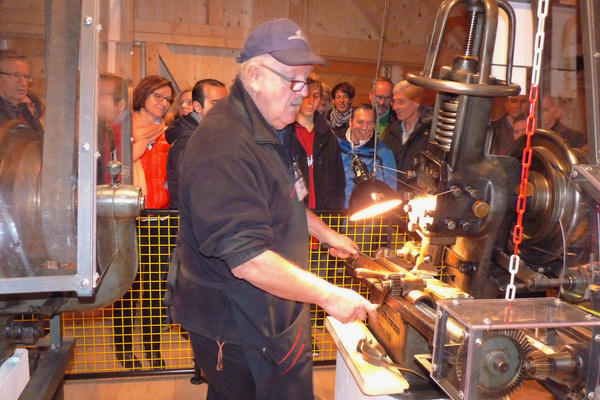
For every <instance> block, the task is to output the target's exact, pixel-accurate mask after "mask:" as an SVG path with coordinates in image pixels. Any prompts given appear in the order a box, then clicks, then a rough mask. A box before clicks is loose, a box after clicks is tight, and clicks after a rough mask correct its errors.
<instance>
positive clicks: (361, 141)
mask: <svg viewBox="0 0 600 400" xmlns="http://www.w3.org/2000/svg"><path fill="white" fill-rule="evenodd" d="M373 121H374V119H373V106H372V105H370V104H366V103H365V104H359V105H358V106H356V107H355V108H354V109H353V110H352V115H351V117H350V126H349V127H348V130H346V131H345V132H339V133H338V140H339V141H340V147H341V149H342V160H343V163H344V171H345V173H346V199H345V202H344V207H345V208H348V203H349V202H350V195H351V194H352V189H354V184H355V182H354V180H355V178H356V175H355V174H354V170H353V169H352V158H353V156H352V155H353V154H355V155H357V156H358V157H359V158H360V159H361V160H362V161H363V162H364V163H365V164H366V166H367V168H368V170H369V172H371V173H373V169H376V173H375V175H374V177H375V178H376V179H379V180H381V181H383V182H385V183H386V184H388V185H389V186H390V187H391V188H392V189H393V190H396V188H397V184H398V182H397V180H396V160H395V159H394V154H393V153H392V151H391V150H390V149H389V148H388V147H387V146H386V145H385V144H383V143H382V142H377V147H375V140H376V138H375V135H373V133H374V132H375V124H374V122H373ZM375 149H377V155H376V156H375V153H376V151H375ZM375 158H376V164H375ZM374 165H376V168H374Z"/></svg>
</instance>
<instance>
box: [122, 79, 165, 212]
mask: <svg viewBox="0 0 600 400" xmlns="http://www.w3.org/2000/svg"><path fill="white" fill-rule="evenodd" d="M173 93H174V89H173V84H172V83H171V82H170V81H169V80H167V79H165V78H163V77H161V76H158V75H148V76H146V77H145V78H143V79H142V80H141V81H140V83H138V85H137V86H136V88H135V89H134V91H133V104H132V105H133V123H132V125H133V169H134V171H133V173H134V175H133V184H134V185H136V186H140V187H141V188H142V192H143V193H144V195H145V196H146V208H147V209H155V208H162V209H164V208H169V190H168V189H167V188H166V186H165V183H166V181H167V167H166V166H167V155H168V154H169V148H170V147H171V146H170V145H169V144H168V143H167V141H166V140H165V129H166V125H165V121H164V116H165V114H166V112H167V111H168V110H169V106H170V105H171V104H172V103H173ZM140 167H141V168H140ZM142 176H143V178H142Z"/></svg>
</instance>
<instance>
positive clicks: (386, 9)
mask: <svg viewBox="0 0 600 400" xmlns="http://www.w3.org/2000/svg"><path fill="white" fill-rule="evenodd" d="M389 9H390V0H385V5H384V6H383V20H382V21H381V33H380V35H379V51H378V53H377V67H376V69H375V79H374V80H373V99H374V100H375V104H374V105H373V109H374V110H375V132H373V135H375V140H374V142H373V177H374V178H377V141H378V139H379V111H378V110H377V77H378V76H379V68H380V67H381V58H382V57H383V40H384V39H385V25H386V23H387V18H388V12H389Z"/></svg>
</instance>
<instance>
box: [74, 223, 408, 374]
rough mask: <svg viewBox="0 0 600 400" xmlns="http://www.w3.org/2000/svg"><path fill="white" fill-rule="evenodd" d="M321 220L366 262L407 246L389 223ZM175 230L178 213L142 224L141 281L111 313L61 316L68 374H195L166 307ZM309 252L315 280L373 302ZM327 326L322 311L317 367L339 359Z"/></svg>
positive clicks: (315, 312) (316, 252)
mask: <svg viewBox="0 0 600 400" xmlns="http://www.w3.org/2000/svg"><path fill="white" fill-rule="evenodd" d="M318 214H319V215H320V217H321V218H322V219H323V221H325V223H327V225H329V226H330V227H331V228H333V229H334V230H336V231H338V232H341V233H343V234H346V235H348V236H349V237H351V238H352V239H353V240H354V241H355V242H356V243H357V244H358V245H359V247H360V250H361V251H363V252H364V253H367V254H369V255H371V254H372V252H373V251H375V250H376V249H378V248H379V247H382V246H387V247H390V248H392V249H396V248H399V247H401V246H402V244H403V243H404V242H405V240H406V236H405V233H404V232H399V231H398V227H397V226H395V225H390V224H388V222H387V219H385V218H380V217H378V218H373V219H368V220H365V221H361V222H359V223H353V222H349V221H348V219H347V216H346V215H343V214H338V213H334V214H329V213H318ZM178 224H179V217H178V215H177V214H176V213H168V212H167V213H162V214H161V215H160V216H151V217H140V218H138V242H139V273H138V276H137V277H136V279H135V281H134V283H133V284H132V286H131V288H130V290H129V291H128V292H127V293H126V294H125V295H124V296H123V297H122V298H121V299H119V300H118V301H116V302H115V303H114V304H113V305H111V306H110V307H106V308H104V309H101V310H95V311H90V312H82V313H65V314H63V335H64V336H65V337H74V338H76V339H77V341H76V348H75V355H74V357H73V360H72V362H71V365H70V366H69V369H68V371H67V373H68V374H76V373H77V374H79V373H115V372H123V373H127V372H128V371H133V372H139V371H152V370H163V369H167V370H189V369H191V368H193V367H194V361H193V354H192V349H191V346H190V343H189V340H188V337H187V332H185V330H183V329H182V328H181V327H180V326H179V325H177V324H172V323H170V321H169V319H168V317H167V316H166V313H165V308H164V307H163V306H162V302H161V299H162V297H163V294H164V290H165V279H166V272H167V270H168V266H169V256H170V254H171V251H172V250H173V248H174V247H175V246H176V239H177V230H178ZM310 247H311V248H310V270H311V272H313V273H315V274H316V275H319V276H321V277H322V278H324V279H327V280H328V281H329V282H331V283H333V284H335V285H337V286H341V287H346V288H351V289H353V290H356V291H357V292H359V293H361V294H362V295H365V296H368V293H367V289H366V287H365V286H364V285H361V284H360V283H359V282H358V281H356V280H353V279H352V278H351V277H350V276H349V275H348V274H347V272H346V269H345V268H344V262H343V261H342V260H339V259H336V258H334V257H330V255H329V253H328V252H327V251H326V250H324V249H322V248H321V246H320V245H319V244H318V243H314V244H311V246H310ZM324 320H325V312H324V311H323V309H321V308H320V307H317V306H314V305H313V307H312V323H313V359H314V360H315V362H329V361H332V360H335V357H336V348H335V344H334V343H333V340H332V339H331V337H330V336H329V334H328V332H327V330H326V329H325V327H324Z"/></svg>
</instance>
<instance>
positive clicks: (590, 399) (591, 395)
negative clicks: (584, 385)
mask: <svg viewBox="0 0 600 400" xmlns="http://www.w3.org/2000/svg"><path fill="white" fill-rule="evenodd" d="M595 397H596V396H595V395H594V392H589V393H588V395H587V398H588V399H589V400H592V399H594V398H595Z"/></svg>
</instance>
